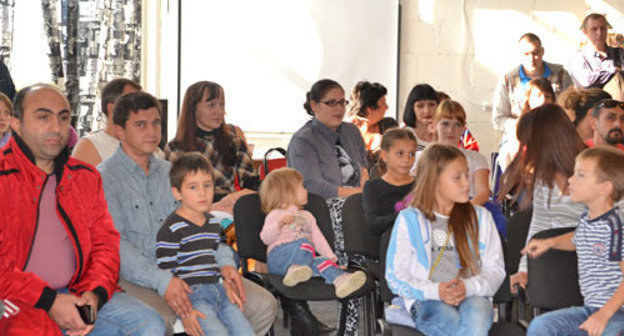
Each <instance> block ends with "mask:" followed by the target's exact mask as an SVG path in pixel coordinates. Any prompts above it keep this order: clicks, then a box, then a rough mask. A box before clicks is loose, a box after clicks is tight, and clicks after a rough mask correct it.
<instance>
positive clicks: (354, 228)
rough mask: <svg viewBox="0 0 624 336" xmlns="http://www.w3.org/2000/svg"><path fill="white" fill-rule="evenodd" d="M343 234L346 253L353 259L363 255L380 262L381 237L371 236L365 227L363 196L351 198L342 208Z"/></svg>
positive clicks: (352, 196) (357, 195) (358, 195)
mask: <svg viewBox="0 0 624 336" xmlns="http://www.w3.org/2000/svg"><path fill="white" fill-rule="evenodd" d="M342 232H343V234H344V249H345V253H347V255H348V256H349V257H350V258H351V257H353V255H355V254H361V255H364V256H367V257H369V258H372V259H374V260H379V237H378V236H375V235H373V234H371V233H370V232H368V230H367V229H366V226H365V225H364V208H363V205H362V194H361V193H358V194H354V195H351V196H349V197H348V198H347V199H346V200H345V202H344V205H343V207H342Z"/></svg>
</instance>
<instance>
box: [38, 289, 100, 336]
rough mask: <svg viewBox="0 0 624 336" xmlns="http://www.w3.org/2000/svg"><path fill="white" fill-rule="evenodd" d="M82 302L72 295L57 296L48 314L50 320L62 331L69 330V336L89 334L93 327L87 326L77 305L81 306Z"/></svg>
mask: <svg viewBox="0 0 624 336" xmlns="http://www.w3.org/2000/svg"><path fill="white" fill-rule="evenodd" d="M80 304H81V301H80V298H78V297H77V296H75V295H72V294H57V295H56V299H55V300H54V303H53V304H52V307H50V311H49V312H48V314H49V315H50V318H52V320H54V322H56V324H58V326H59V327H60V328H61V329H65V330H67V335H68V336H83V335H86V334H88V333H89V332H90V331H91V330H92V329H93V326H88V325H86V324H85V323H84V322H83V321H82V318H80V314H79V313H78V309H77V308H76V305H80Z"/></svg>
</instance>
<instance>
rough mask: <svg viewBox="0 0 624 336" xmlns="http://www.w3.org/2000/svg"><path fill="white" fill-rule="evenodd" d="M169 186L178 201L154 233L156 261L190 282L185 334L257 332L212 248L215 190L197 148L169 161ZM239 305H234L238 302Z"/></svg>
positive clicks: (216, 235)
mask: <svg viewBox="0 0 624 336" xmlns="http://www.w3.org/2000/svg"><path fill="white" fill-rule="evenodd" d="M169 177H170V180H171V191H172V193H173V196H174V197H175V198H176V199H177V200H179V201H180V203H181V205H180V207H179V208H178V209H177V210H176V211H174V212H173V213H172V214H171V215H170V216H169V217H168V218H167V220H166V221H165V223H164V224H163V226H162V227H161V228H160V230H159V231H158V234H157V236H156V239H157V243H156V258H157V260H156V262H157V264H158V266H159V267H160V268H162V269H168V270H171V272H172V273H173V274H174V275H175V276H177V277H179V278H180V279H182V280H184V281H185V282H186V283H187V284H188V285H189V286H190V288H191V290H192V292H191V293H189V299H190V300H191V304H192V305H193V308H194V310H193V312H192V313H191V314H190V315H189V316H186V317H181V320H182V324H183V325H184V330H185V332H186V333H187V334H188V335H191V336H199V335H204V334H207V335H223V336H227V335H237V336H238V335H249V336H252V335H255V334H254V332H253V330H252V329H251V326H250V325H249V322H248V321H247V319H246V318H245V316H244V315H243V313H242V311H241V310H242V308H243V307H242V302H241V300H240V298H238V297H237V295H236V294H235V292H234V291H233V290H232V289H231V288H230V287H229V286H227V285H226V284H225V283H222V282H221V281H220V280H221V277H220V273H219V266H218V265H217V261H216V260H215V252H216V251H217V249H218V248H219V242H220V240H221V239H220V236H221V235H220V234H221V225H220V224H219V222H218V221H217V220H216V219H214V218H213V217H212V216H211V215H210V214H209V213H208V212H209V211H210V208H211V206H212V198H213V195H214V184H213V180H214V175H213V171H212V166H211V165H210V161H209V160H208V159H207V158H206V157H204V156H203V155H201V154H200V153H197V152H193V153H188V154H182V155H180V156H179V157H178V158H176V160H175V161H173V163H172V165H171V170H170V172H169ZM237 305H238V307H237Z"/></svg>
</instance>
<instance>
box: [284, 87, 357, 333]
mask: <svg viewBox="0 0 624 336" xmlns="http://www.w3.org/2000/svg"><path fill="white" fill-rule="evenodd" d="M347 104H348V101H347V100H346V99H345V91H344V90H343V88H342V87H341V86H340V84H338V83H337V82H335V81H333V80H331V79H322V80H319V81H317V82H316V83H314V85H312V88H311V89H310V91H309V92H308V93H307V94H306V102H305V103H304V104H303V107H304V108H305V110H306V112H307V113H308V114H309V115H311V116H312V119H311V120H309V121H308V122H306V123H305V124H304V125H303V127H301V128H300V129H299V130H298V131H297V132H296V133H295V134H294V135H293V137H292V138H291V139H290V144H289V145H288V154H287V161H288V166H290V167H293V168H295V169H297V170H298V171H299V172H301V175H303V183H304V185H305V187H306V189H308V190H309V191H310V192H311V193H314V194H317V195H320V196H321V197H323V198H325V199H326V200H327V205H328V207H329V213H330V215H331V219H332V225H333V229H334V230H333V231H334V236H335V240H334V252H335V253H336V255H337V256H338V263H339V264H341V265H347V263H348V260H347V256H346V254H345V253H344V237H343V233H342V218H341V212H342V206H343V204H344V201H345V198H346V197H347V196H349V195H352V194H357V193H361V192H362V187H363V185H364V182H366V181H367V180H368V167H367V166H366V146H365V145H364V140H363V139H362V135H361V133H360V130H359V129H358V128H357V127H356V126H355V125H354V124H352V123H348V122H344V121H343V118H344V115H345V112H346V106H347ZM358 261H361V259H360V258H358V260H351V262H358ZM358 303H359V301H357V300H350V301H349V302H348V303H347V305H348V308H347V316H346V326H345V335H355V334H356V333H357V323H358V311H359V304H358Z"/></svg>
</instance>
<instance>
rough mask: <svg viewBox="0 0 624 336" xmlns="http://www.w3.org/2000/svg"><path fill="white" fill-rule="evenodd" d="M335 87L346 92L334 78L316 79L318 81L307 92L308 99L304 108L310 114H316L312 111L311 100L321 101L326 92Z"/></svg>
mask: <svg viewBox="0 0 624 336" xmlns="http://www.w3.org/2000/svg"><path fill="white" fill-rule="evenodd" d="M334 88H338V89H340V90H342V91H343V92H344V89H343V88H342V86H340V84H338V82H336V81H334V80H331V79H321V80H318V81H316V83H314V84H313V85H312V88H310V91H308V92H306V101H305V103H303V108H304V109H305V110H306V112H307V113H308V114H309V115H311V116H314V111H312V105H311V104H310V102H311V101H315V102H318V101H320V100H321V99H322V98H323V96H325V94H327V92H329V90H331V89H334Z"/></svg>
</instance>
